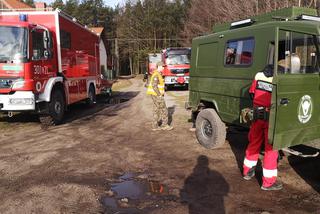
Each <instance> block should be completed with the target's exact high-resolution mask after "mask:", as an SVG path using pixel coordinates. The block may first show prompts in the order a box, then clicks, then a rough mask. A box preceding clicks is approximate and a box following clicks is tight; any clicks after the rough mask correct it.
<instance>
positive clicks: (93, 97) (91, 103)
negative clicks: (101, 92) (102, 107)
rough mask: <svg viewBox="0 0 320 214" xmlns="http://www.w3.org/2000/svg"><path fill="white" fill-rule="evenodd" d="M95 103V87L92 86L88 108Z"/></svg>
mask: <svg viewBox="0 0 320 214" xmlns="http://www.w3.org/2000/svg"><path fill="white" fill-rule="evenodd" d="M95 103H96V92H95V90H94V87H93V86H92V85H90V88H89V92H88V99H87V104H88V106H93V105H94V104H95Z"/></svg>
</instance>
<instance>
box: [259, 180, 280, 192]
mask: <svg viewBox="0 0 320 214" xmlns="http://www.w3.org/2000/svg"><path fill="white" fill-rule="evenodd" d="M282 188H283V185H282V183H281V182H279V181H276V182H275V183H274V184H272V185H271V186H268V187H264V186H263V185H262V186H261V189H262V190H267V191H272V190H281V189H282Z"/></svg>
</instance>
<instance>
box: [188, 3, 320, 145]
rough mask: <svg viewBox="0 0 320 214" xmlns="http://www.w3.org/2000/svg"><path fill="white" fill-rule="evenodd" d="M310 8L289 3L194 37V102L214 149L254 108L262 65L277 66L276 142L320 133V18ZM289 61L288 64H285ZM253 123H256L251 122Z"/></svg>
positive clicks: (201, 137) (200, 127) (272, 120)
mask: <svg viewBox="0 0 320 214" xmlns="http://www.w3.org/2000/svg"><path fill="white" fill-rule="evenodd" d="M316 15H317V13H316V10H314V9H310V8H300V7H292V8H285V9H281V10H277V11H273V12H271V13H267V14H264V15H260V16H255V17H252V18H248V19H245V20H240V21H236V22H232V23H228V24H222V25H217V26H214V28H213V30H214V33H213V34H211V35H206V36H201V37H197V38H195V39H193V41H192V55H191V72H190V88H189V101H188V103H187V104H188V107H189V108H190V109H192V112H193V114H194V115H197V116H196V136H197V139H198V141H199V143H200V144H202V145H203V146H205V147H206V148H216V147H218V146H220V145H222V144H223V143H224V142H225V138H226V125H225V124H227V125H229V124H232V125H240V126H245V124H241V123H240V120H239V116H240V114H241V111H242V109H244V108H247V107H249V108H250V107H251V106H252V101H251V99H250V97H249V93H248V89H249V87H250V85H251V83H252V80H253V79H254V76H255V74H256V73H257V72H259V71H262V70H263V69H264V68H265V67H266V66H268V65H269V66H270V65H272V66H273V67H274V78H273V83H272V85H273V92H272V106H271V111H270V117H269V136H268V138H269V143H270V144H273V147H274V148H275V149H283V148H287V147H290V146H293V145H299V144H306V143H308V142H312V141H317V139H319V138H320V78H319V66H320V63H319V62H320V49H319V43H320V17H317V16H316ZM280 62H281V65H282V66H284V65H283V64H285V66H284V67H282V68H283V69H279V67H280ZM246 126H248V125H246Z"/></svg>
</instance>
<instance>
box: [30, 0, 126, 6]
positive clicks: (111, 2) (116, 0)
mask: <svg viewBox="0 0 320 214" xmlns="http://www.w3.org/2000/svg"><path fill="white" fill-rule="evenodd" d="M53 1H54V0H35V2H46V3H47V4H50V3H52V2H53ZM63 1H64V2H65V0H63ZM103 1H104V3H105V4H106V5H107V6H110V7H115V6H116V5H117V4H118V3H121V2H123V1H122V0H103Z"/></svg>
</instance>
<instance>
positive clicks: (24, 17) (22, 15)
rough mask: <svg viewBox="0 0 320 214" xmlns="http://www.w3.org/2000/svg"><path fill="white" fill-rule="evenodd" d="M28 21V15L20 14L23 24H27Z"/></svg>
mask: <svg viewBox="0 0 320 214" xmlns="http://www.w3.org/2000/svg"><path fill="white" fill-rule="evenodd" d="M27 19H28V16H27V14H19V20H20V21H22V22H26V21H27Z"/></svg>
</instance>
